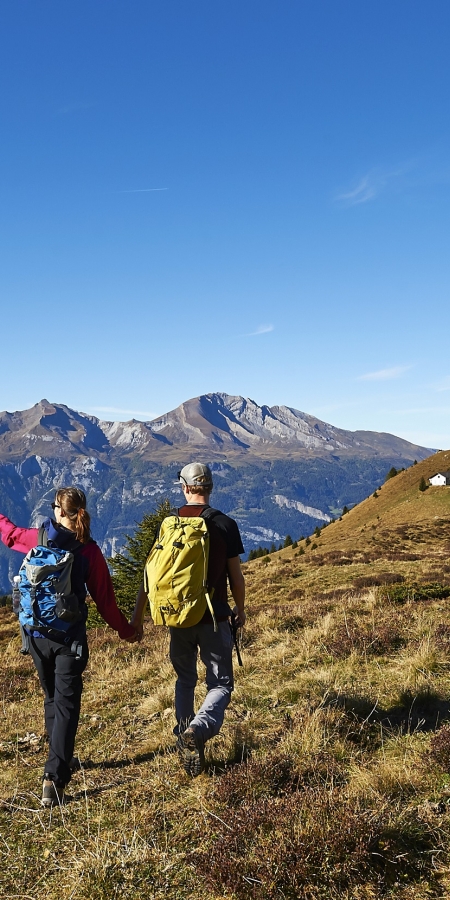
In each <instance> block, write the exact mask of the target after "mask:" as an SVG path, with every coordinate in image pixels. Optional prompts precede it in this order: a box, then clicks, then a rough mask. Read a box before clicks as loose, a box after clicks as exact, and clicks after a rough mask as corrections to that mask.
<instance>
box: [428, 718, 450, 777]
mask: <svg viewBox="0 0 450 900" xmlns="http://www.w3.org/2000/svg"><path fill="white" fill-rule="evenodd" d="M430 756H431V759H432V760H433V762H435V763H436V764H437V765H438V766H439V768H441V769H442V770H443V771H444V772H450V725H443V726H442V728H440V729H439V731H437V732H436V734H435V735H433V737H432V738H431V743H430Z"/></svg>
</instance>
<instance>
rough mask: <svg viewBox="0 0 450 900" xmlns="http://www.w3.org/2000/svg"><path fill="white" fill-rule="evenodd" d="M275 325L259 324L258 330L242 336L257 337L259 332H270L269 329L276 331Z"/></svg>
mask: <svg viewBox="0 0 450 900" xmlns="http://www.w3.org/2000/svg"><path fill="white" fill-rule="evenodd" d="M274 330H275V326H274V325H258V327H257V329H256V331H250V332H249V333H248V334H244V335H242V337H256V335H258V334H268V333H269V331H274Z"/></svg>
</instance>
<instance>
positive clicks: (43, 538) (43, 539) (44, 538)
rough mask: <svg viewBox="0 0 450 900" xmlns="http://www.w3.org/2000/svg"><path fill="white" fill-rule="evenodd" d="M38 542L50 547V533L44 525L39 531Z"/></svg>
mask: <svg viewBox="0 0 450 900" xmlns="http://www.w3.org/2000/svg"><path fill="white" fill-rule="evenodd" d="M38 544H39V546H40V547H48V534H47V531H46V529H45V528H44V526H43V525H41V527H40V528H39V531H38Z"/></svg>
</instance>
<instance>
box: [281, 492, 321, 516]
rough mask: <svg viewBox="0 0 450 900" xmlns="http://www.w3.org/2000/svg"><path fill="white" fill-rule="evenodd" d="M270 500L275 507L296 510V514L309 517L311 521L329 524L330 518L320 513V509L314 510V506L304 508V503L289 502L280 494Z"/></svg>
mask: <svg viewBox="0 0 450 900" xmlns="http://www.w3.org/2000/svg"><path fill="white" fill-rule="evenodd" d="M272 499H273V500H274V501H275V503H276V504H277V506H280V507H283V506H285V507H286V508H287V509H296V510H297V512H301V513H303V515H305V516H310V517H311V518H312V519H320V521H322V522H331V516H328V515H327V513H324V512H322V510H321V509H316V508H315V507H314V506H305V504H304V503H300V500H289V499H288V497H283V495H282V494H275V495H274V497H273V498H272Z"/></svg>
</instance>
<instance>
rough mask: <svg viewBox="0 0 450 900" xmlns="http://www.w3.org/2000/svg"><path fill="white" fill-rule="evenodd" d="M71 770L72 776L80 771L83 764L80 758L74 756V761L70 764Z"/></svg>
mask: <svg viewBox="0 0 450 900" xmlns="http://www.w3.org/2000/svg"><path fill="white" fill-rule="evenodd" d="M69 769H70V771H71V772H72V775H73V773H74V772H79V771H80V769H81V762H80V758H79V757H78V756H72V759H71V760H70V763H69Z"/></svg>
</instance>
